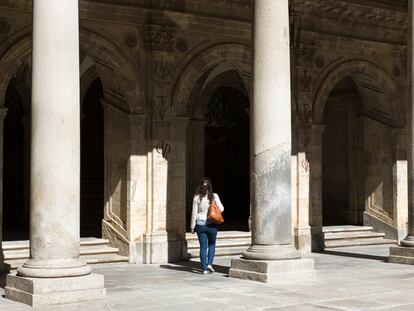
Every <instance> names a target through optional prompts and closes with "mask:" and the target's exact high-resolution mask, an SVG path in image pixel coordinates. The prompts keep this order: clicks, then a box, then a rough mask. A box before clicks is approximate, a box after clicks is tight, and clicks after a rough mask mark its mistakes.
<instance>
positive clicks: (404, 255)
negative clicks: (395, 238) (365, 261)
mask: <svg viewBox="0 0 414 311" xmlns="http://www.w3.org/2000/svg"><path fill="white" fill-rule="evenodd" d="M388 262H390V263H399V264H405V265H414V247H402V246H391V247H390V256H389V257H388Z"/></svg>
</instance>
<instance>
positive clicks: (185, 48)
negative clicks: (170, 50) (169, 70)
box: [176, 38, 188, 53]
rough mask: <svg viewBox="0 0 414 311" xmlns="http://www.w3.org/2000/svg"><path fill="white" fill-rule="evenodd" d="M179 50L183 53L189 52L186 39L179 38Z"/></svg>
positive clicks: (177, 45) (177, 44)
mask: <svg viewBox="0 0 414 311" xmlns="http://www.w3.org/2000/svg"><path fill="white" fill-rule="evenodd" d="M176 47H177V50H178V51H180V52H181V53H185V52H187V51H188V42H187V41H186V40H185V39H184V38H179V39H178V40H177V43H176Z"/></svg>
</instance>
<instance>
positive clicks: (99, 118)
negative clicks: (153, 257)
mask: <svg viewBox="0 0 414 311" xmlns="http://www.w3.org/2000/svg"><path fill="white" fill-rule="evenodd" d="M102 97H103V89H102V84H101V81H100V79H99V78H98V79H96V80H95V81H93V82H92V84H91V86H90V87H89V89H88V90H87V92H86V94H85V97H84V99H83V102H82V109H81V194H80V234H81V237H101V236H102V219H103V211H104V112H103V107H102V105H101V99H102Z"/></svg>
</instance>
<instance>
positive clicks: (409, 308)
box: [0, 246, 414, 311]
mask: <svg viewBox="0 0 414 311" xmlns="http://www.w3.org/2000/svg"><path fill="white" fill-rule="evenodd" d="M387 255H388V247H386V246H385V247H384V246H382V247H364V248H349V249H342V250H337V251H331V252H326V253H323V254H312V255H311V257H312V258H314V259H315V263H316V269H317V279H316V280H315V281H308V282H302V283H292V284H278V285H270V284H262V283H256V282H251V281H243V280H237V279H231V278H229V277H227V272H228V267H229V264H230V259H228V258H227V259H218V260H217V261H216V269H217V272H216V273H214V274H210V275H206V276H205V275H202V274H200V271H199V270H198V269H199V264H198V263H197V262H194V261H190V262H185V263H182V264H166V265H161V266H159V265H158V266H155V265H151V266H150V265H104V266H95V267H94V270H95V272H97V273H102V274H104V275H105V283H106V288H107V300H106V301H104V302H93V303H84V304H75V305H67V306H53V307H47V308H36V309H35V310H42V311H46V310H47V311H52V310H53V311H75V310H79V311H80V310H82V311H89V310H91V311H101V310H105V311H113V310H116V311H118V310H119V311H140V310H148V311H168V310H173V311H187V310H189V311H198V310H200V311H204V310H219V311H225V310H230V311H232V310H266V311H285V310H286V311H296V310H297V311H314V310H324V311H327V310H346V311H348V310H395V311H396V310H401V311H414V266H406V265H396V264H389V263H386V262H385V260H386V256H387ZM0 291H1V289H0ZM0 310H1V311H24V310H33V309H32V308H30V307H28V306H25V305H22V304H18V303H15V302H11V301H8V300H6V299H5V298H0Z"/></svg>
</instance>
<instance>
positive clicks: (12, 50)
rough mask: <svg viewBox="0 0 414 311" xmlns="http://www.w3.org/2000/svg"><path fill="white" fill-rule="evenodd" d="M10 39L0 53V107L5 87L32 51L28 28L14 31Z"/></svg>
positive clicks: (2, 103)
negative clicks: (4, 49)
mask: <svg viewBox="0 0 414 311" xmlns="http://www.w3.org/2000/svg"><path fill="white" fill-rule="evenodd" d="M10 41H13V42H14V44H12V45H11V46H10V47H9V48H7V50H6V51H5V53H4V54H2V55H0V76H1V77H2V79H1V80H0V107H3V106H4V100H5V96H6V91H7V87H8V86H9V83H10V80H11V79H12V77H13V75H14V74H15V73H16V71H17V70H18V68H19V67H20V66H21V65H22V64H23V62H24V61H25V60H26V59H27V58H28V57H29V56H30V54H31V51H32V34H31V31H30V29H29V28H25V29H23V30H21V31H19V32H18V33H16V34H15V35H14V36H13V37H12V38H10Z"/></svg>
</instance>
